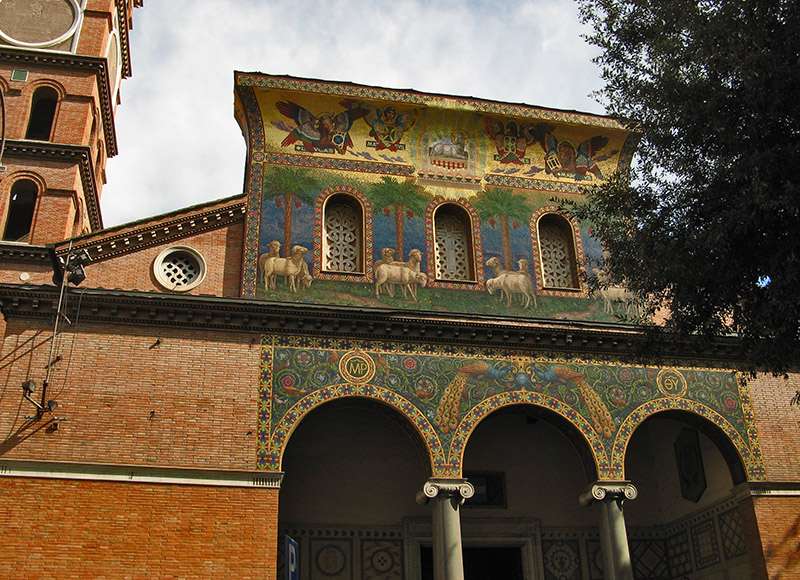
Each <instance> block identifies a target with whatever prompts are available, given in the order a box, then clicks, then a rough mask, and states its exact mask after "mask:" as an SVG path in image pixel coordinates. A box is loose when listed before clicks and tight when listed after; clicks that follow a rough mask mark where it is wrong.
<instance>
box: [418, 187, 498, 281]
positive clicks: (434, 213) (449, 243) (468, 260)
mask: <svg viewBox="0 0 800 580" xmlns="http://www.w3.org/2000/svg"><path fill="white" fill-rule="evenodd" d="M425 230H426V231H425V234H426V236H425V237H426V241H427V244H426V245H427V257H428V264H427V270H428V283H429V285H431V286H433V287H435V288H454V289H459V290H483V289H485V284H484V274H483V269H482V268H478V267H477V265H478V264H481V263H482V262H483V255H482V250H481V235H480V220H479V218H478V213H477V212H476V211H475V208H473V207H472V205H471V204H470V203H469V202H467V201H466V200H463V199H458V200H445V199H444V198H442V197H437V198H435V199H434V200H433V201H432V202H431V203H430V204H428V207H427V208H426V210H425Z"/></svg>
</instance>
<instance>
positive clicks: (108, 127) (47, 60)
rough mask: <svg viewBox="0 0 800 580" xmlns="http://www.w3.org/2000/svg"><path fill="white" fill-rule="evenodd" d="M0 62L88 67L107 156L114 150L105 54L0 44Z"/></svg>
mask: <svg viewBox="0 0 800 580" xmlns="http://www.w3.org/2000/svg"><path fill="white" fill-rule="evenodd" d="M0 62H8V63H11V64H13V65H15V66H17V65H20V66H27V67H31V68H33V67H37V68H38V67H42V66H50V67H54V68H63V69H70V70H88V71H90V72H92V73H94V75H95V77H96V79H97V92H98V94H99V97H100V111H101V114H102V116H103V127H104V129H105V130H104V131H103V134H104V135H105V140H106V153H107V155H108V157H114V156H115V155H116V154H117V132H116V127H115V125H114V107H113V97H112V95H111V84H110V81H109V78H108V63H107V62H106V59H105V58H102V57H96V56H82V55H75V54H70V53H63V52H50V51H44V50H31V49H22V48H16V47H13V46H0Z"/></svg>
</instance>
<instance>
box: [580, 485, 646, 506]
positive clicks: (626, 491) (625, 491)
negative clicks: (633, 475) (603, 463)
mask: <svg viewBox="0 0 800 580" xmlns="http://www.w3.org/2000/svg"><path fill="white" fill-rule="evenodd" d="M638 495H639V491H638V490H637V489H636V486H635V485H633V484H632V483H631V482H630V481H596V482H594V483H593V484H592V485H590V486H589V487H588V488H587V489H586V491H584V492H583V493H582V494H581V495H580V498H579V501H580V502H581V505H583V506H590V505H592V502H595V501H619V502H622V501H624V500H626V499H636V496H638Z"/></svg>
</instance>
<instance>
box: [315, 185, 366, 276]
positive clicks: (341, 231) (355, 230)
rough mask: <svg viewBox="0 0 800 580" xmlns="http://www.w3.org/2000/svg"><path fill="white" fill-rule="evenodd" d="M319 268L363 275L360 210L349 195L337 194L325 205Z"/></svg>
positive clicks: (358, 205) (361, 208) (362, 231)
mask: <svg viewBox="0 0 800 580" xmlns="http://www.w3.org/2000/svg"><path fill="white" fill-rule="evenodd" d="M323 224H324V227H323V230H324V232H323V236H322V269H323V270H324V271H325V272H331V273H341V274H362V273H364V208H363V207H361V203H359V201H358V200H357V199H356V198H354V197H353V196H351V195H347V194H344V193H338V194H334V195H332V196H330V197H329V198H328V199H327V200H326V202H325V210H324V217H323Z"/></svg>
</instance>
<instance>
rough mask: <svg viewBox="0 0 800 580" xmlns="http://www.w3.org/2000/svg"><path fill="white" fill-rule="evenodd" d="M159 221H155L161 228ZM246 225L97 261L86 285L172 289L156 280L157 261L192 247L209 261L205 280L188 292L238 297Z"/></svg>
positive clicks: (133, 288) (240, 224)
mask: <svg viewBox="0 0 800 580" xmlns="http://www.w3.org/2000/svg"><path fill="white" fill-rule="evenodd" d="M157 226H158V221H155V220H154V221H153V222H152V228H153V229H157ZM243 235H244V224H243V223H241V222H240V223H237V224H233V225H231V226H230V227H227V228H219V229H216V230H211V231H208V232H204V233H201V234H197V235H193V236H187V237H185V238H181V239H179V240H176V241H174V242H167V243H165V244H161V245H158V246H153V247H149V248H145V249H143V250H140V251H133V252H130V253H126V254H122V255H120V256H117V257H115V258H113V259H110V260H104V261H97V262H94V263H92V264H89V266H88V267H87V268H86V282H84V283H83V285H84V286H87V287H92V288H122V289H125V290H141V291H144V292H168V291H167V290H165V289H164V288H163V287H162V286H161V285H159V284H158V283H157V282H156V279H155V276H154V274H153V262H154V261H155V259H156V258H157V257H158V255H159V254H160V253H161V252H162V251H163V250H165V249H167V248H170V247H172V246H188V247H190V248H192V249H194V250H196V251H197V252H199V253H200V254H201V255H202V256H203V257H204V258H205V261H206V266H207V270H206V277H205V280H204V281H203V282H202V283H201V284H200V285H199V286H197V287H196V288H194V289H192V290H190V291H189V292H188V294H210V295H214V296H228V297H238V296H240V295H241V292H240V278H241V268H242V247H243V243H244V242H243Z"/></svg>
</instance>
